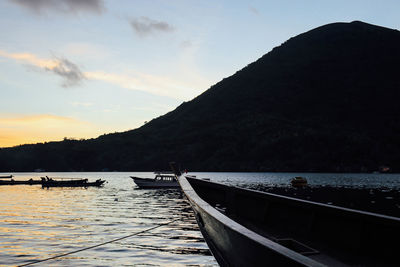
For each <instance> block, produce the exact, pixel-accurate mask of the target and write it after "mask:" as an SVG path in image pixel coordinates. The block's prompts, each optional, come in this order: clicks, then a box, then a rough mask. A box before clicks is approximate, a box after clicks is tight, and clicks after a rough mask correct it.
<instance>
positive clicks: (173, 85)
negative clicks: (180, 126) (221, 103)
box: [0, 49, 212, 100]
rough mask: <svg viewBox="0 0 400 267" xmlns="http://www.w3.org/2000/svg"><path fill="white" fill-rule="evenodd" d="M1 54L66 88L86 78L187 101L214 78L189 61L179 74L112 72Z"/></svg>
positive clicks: (62, 61) (27, 55) (28, 55)
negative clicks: (57, 78) (51, 76)
mask: <svg viewBox="0 0 400 267" xmlns="http://www.w3.org/2000/svg"><path fill="white" fill-rule="evenodd" d="M186 50H190V49H186ZM190 53H193V52H190ZM1 57H3V58H9V59H13V60H15V61H16V62H18V63H21V64H26V65H28V66H34V67H35V68H36V69H38V70H41V71H45V72H49V73H53V74H55V75H57V76H60V77H61V78H62V81H63V82H62V86H64V87H71V86H77V85H79V84H81V83H82V82H83V81H84V80H97V81H102V82H107V83H110V84H112V85H116V86H118V87H121V88H127V89H130V90H137V91H142V92H146V93H150V94H154V95H159V96H167V97H170V98H173V99H179V100H187V99H191V98H193V97H194V96H195V95H197V94H198V93H200V92H201V91H202V90H204V89H205V88H208V87H209V86H210V85H211V84H212V81H209V80H207V79H204V77H202V76H201V75H200V76H199V75H198V74H196V73H197V72H196V70H195V69H193V67H192V66H191V65H192V64H191V63H190V62H189V63H187V62H186V60H184V62H182V64H183V66H182V70H181V71H180V72H179V74H174V75H166V76H162V75H153V74H148V73H141V72H138V71H133V70H130V71H129V70H127V71H126V72H124V73H112V72H105V71H101V70H99V71H86V72H83V71H81V70H80V68H79V67H78V66H77V65H76V64H74V63H72V62H71V61H69V60H67V59H65V58H56V57H53V59H43V58H40V57H38V56H36V55H34V54H31V53H9V52H6V51H4V50H0V58H1ZM185 58H186V56H185ZM189 58H190V57H189ZM189 61H190V60H189ZM182 73H184V75H182Z"/></svg>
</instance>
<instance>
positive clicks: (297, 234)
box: [177, 175, 400, 266]
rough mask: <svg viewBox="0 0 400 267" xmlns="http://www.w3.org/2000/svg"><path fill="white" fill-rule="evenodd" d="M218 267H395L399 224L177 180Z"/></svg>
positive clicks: (395, 220) (323, 206)
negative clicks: (352, 266) (351, 266)
mask: <svg viewBox="0 0 400 267" xmlns="http://www.w3.org/2000/svg"><path fill="white" fill-rule="evenodd" d="M177 177H178V181H179V183H180V186H181V188H182V190H183V192H184V193H185V195H186V197H187V198H188V200H189V202H190V204H191V206H192V209H193V211H194V213H195V216H196V220H197V223H198V225H199V228H200V230H201V232H202V234H203V236H204V238H205V240H206V242H207V244H208V246H209V248H210V250H211V252H212V253H213V255H214V256H215V258H216V260H217V261H218V263H219V264H220V265H221V266H349V265H355V266H399V265H400V259H399V257H398V256H397V245H395V244H397V241H398V240H400V219H399V218H396V217H390V216H384V215H379V214H375V213H369V212H363V211H358V210H352V209H347V208H341V207H336V206H332V205H326V204H321V203H316V202H311V201H305V200H300V199H295V198H290V197H284V196H280V195H274V194H270V193H264V192H259V191H254V190H248V189H243V188H238V187H234V186H227V185H223V184H219V183H214V182H210V181H205V180H200V179H196V178H193V177H185V176H183V175H180V176H177Z"/></svg>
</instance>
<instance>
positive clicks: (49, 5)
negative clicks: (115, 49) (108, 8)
mask: <svg viewBox="0 0 400 267" xmlns="http://www.w3.org/2000/svg"><path fill="white" fill-rule="evenodd" d="M9 1H10V2H11V3H14V4H16V5H18V6H20V7H23V8H25V9H27V10H28V11H30V12H33V13H35V14H37V15H42V14H46V13H48V12H57V13H67V14H78V13H82V12H88V13H94V14H101V13H102V12H104V10H105V6H104V1H103V0H9Z"/></svg>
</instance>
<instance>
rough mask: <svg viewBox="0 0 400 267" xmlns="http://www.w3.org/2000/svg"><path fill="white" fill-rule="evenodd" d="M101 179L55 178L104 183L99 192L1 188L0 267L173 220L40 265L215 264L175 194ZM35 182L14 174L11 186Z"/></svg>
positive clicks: (114, 177) (124, 179) (117, 176)
mask: <svg viewBox="0 0 400 267" xmlns="http://www.w3.org/2000/svg"><path fill="white" fill-rule="evenodd" d="M45 175H48V176H52V175H51V174H50V173H48V174H45ZM104 175H105V174H104V173H84V174H82V173H80V174H78V173H73V174H72V175H71V173H66V174H65V175H62V174H60V173H57V175H53V176H67V177H71V176H72V177H74V176H76V177H86V178H89V180H95V179H98V178H104V179H106V180H107V181H108V183H107V184H106V185H105V186H104V187H103V188H87V189H85V188H50V189H42V188H41V187H40V186H39V185H32V186H29V185H18V186H0V203H1V206H0V265H18V264H24V263H28V262H30V261H32V260H40V259H44V258H48V257H51V256H55V255H58V254H62V253H66V252H70V251H73V250H77V249H81V248H84V247H89V246H93V245H96V244H99V243H102V242H106V241H109V240H112V239H116V238H119V237H123V236H127V235H130V234H133V233H135V232H138V231H141V230H145V229H147V228H150V227H152V226H155V225H157V224H160V223H166V222H169V221H171V220H174V219H178V221H176V222H173V223H172V224H170V225H166V226H162V227H160V228H157V229H154V230H152V231H151V232H146V233H142V234H139V235H137V236H133V237H130V238H127V239H124V240H120V241H117V242H115V243H111V244H107V245H104V246H101V247H97V248H94V249H91V250H87V251H82V252H79V253H77V254H72V255H69V256H66V257H63V258H60V259H57V260H51V261H48V262H46V263H40V266H43V265H48V266H54V265H57V266H71V265H79V266H84V265H87V266H93V265H96V266H120V265H128V266H132V265H164V266H166V265H201V266H214V265H216V262H215V260H214V258H213V257H212V256H211V255H210V253H209V251H208V248H207V245H206V244H205V242H204V240H203V238H202V236H201V233H200V232H199V231H198V228H197V224H196V221H195V219H194V217H193V214H192V211H191V209H190V206H189V205H188V203H187V202H186V201H185V200H184V199H183V197H182V195H181V193H180V191H179V190H176V189H164V190H138V189H135V186H134V184H133V182H132V180H131V179H130V178H129V175H132V173H108V174H107V175H106V176H107V177H106V176H104ZM140 175H142V176H143V175H144V176H146V175H145V174H143V173H139V174H138V176H140ZM39 176H40V175H39V174H34V173H33V174H20V175H18V174H17V177H16V178H15V179H26V178H28V179H29V178H32V177H34V178H35V179H37V178H38V177H39ZM149 176H150V177H151V176H152V174H149Z"/></svg>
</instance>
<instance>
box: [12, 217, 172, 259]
mask: <svg viewBox="0 0 400 267" xmlns="http://www.w3.org/2000/svg"><path fill="white" fill-rule="evenodd" d="M178 220H179V219H175V220H172V221H169V222H167V223H161V224H158V225H156V226H153V227H150V228H148V229H145V230H142V231H139V232H136V233H133V234H130V235H127V236H123V237H120V238H116V239H113V240H110V241H107V242H104V243H101V244H97V245H94V246H90V247H86V248H81V249H78V250H74V251H71V252H67V253H64V254H60V255H56V256H53V257H50V258H47V259H43V260H36V261H32V262H29V263H25V264H22V265H18V267H22V266H29V265H33V264H37V263H40V262H44V261H49V260H54V259H57V258H61V257H64V256H68V255H71V254H75V253H78V252H81V251H85V250H89V249H92V248H97V247H100V246H104V245H106V244H110V243H113V242H116V241H119V240H122V239H126V238H129V237H132V236H135V235H138V234H142V233H146V232H149V231H151V230H154V229H156V228H159V227H161V226H165V225H168V224H171V223H173V222H176V221H178Z"/></svg>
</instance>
